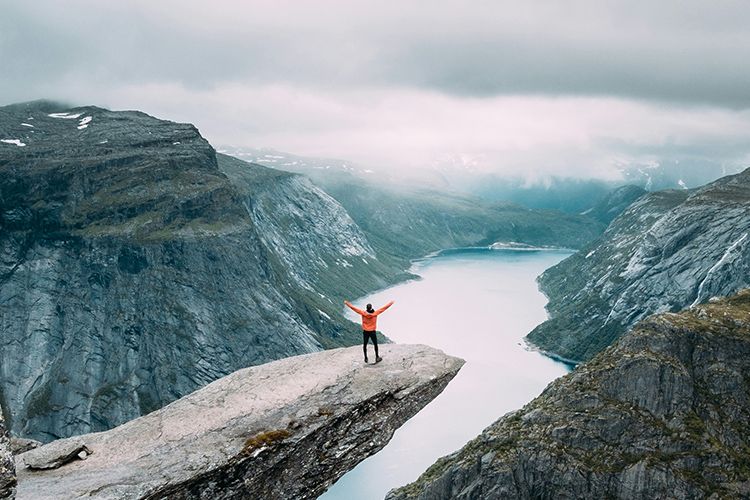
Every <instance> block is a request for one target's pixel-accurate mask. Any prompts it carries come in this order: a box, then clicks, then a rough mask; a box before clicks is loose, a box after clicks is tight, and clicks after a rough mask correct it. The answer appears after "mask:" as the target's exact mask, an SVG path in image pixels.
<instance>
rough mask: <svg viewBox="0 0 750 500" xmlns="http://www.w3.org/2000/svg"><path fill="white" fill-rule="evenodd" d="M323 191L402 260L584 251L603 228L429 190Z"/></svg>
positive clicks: (370, 187) (365, 187)
mask: <svg viewBox="0 0 750 500" xmlns="http://www.w3.org/2000/svg"><path fill="white" fill-rule="evenodd" d="M322 187H323V188H324V189H325V190H326V192H327V193H329V194H330V195H331V196H333V197H334V198H336V200H337V201H338V202H339V203H341V205H343V206H344V208H346V210H347V212H348V213H349V214H350V215H351V217H352V219H354V221H355V222H356V223H357V224H358V225H359V226H360V227H361V228H362V230H363V231H365V233H366V234H368V236H369V238H370V241H371V242H372V244H373V245H374V246H375V247H376V248H378V249H380V250H381V251H382V252H383V253H386V254H390V255H394V256H396V257H402V258H415V257H421V256H423V255H425V254H427V253H431V252H434V251H437V250H441V249H445V248H456V247H463V246H474V245H479V246H489V245H492V244H493V243H498V242H499V243H512V242H514V243H525V244H528V245H535V246H557V247H566V248H580V247H581V246H583V245H585V244H586V243H588V242H590V241H591V240H593V239H594V238H596V237H597V236H598V235H599V234H600V233H601V231H602V230H603V228H604V225H603V224H602V223H600V222H598V221H596V220H594V219H592V218H590V217H587V216H582V215H572V214H564V213H561V212H557V211H552V210H533V209H529V208H524V207H521V206H518V205H512V204H490V203H486V202H482V201H481V200H478V199H476V198H472V197H470V196H464V195H458V194H449V193H440V192H436V191H433V190H429V189H419V188H415V187H392V186H383V185H378V184H373V183H363V182H357V183H349V182H344V181H342V182H329V183H326V184H323V185H322Z"/></svg>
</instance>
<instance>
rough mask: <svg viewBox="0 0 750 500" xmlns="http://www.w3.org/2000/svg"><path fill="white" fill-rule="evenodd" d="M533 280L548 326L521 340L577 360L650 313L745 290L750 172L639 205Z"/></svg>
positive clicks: (749, 267)
mask: <svg viewBox="0 0 750 500" xmlns="http://www.w3.org/2000/svg"><path fill="white" fill-rule="evenodd" d="M539 283H540V286H541V288H542V290H543V291H544V292H545V293H546V294H547V296H548V297H549V300H550V302H549V305H548V306H547V309H548V311H549V314H550V319H549V320H548V321H546V322H545V323H542V324H541V325H539V326H538V327H537V328H536V329H535V330H534V331H532V332H531V333H530V334H529V336H528V339H529V340H530V341H531V342H532V343H533V344H535V345H537V346H539V347H540V348H541V349H543V350H545V351H548V352H551V353H554V354H556V355H558V356H561V357H563V358H568V359H572V360H575V361H580V360H585V359H589V358H590V357H591V356H593V355H594V354H596V353H597V352H599V351H601V350H602V349H604V348H605V347H606V346H608V345H609V344H611V343H612V342H613V341H614V340H615V339H616V338H617V337H619V336H620V335H622V334H623V333H624V332H626V331H627V330H628V329H629V328H630V327H632V326H633V325H634V324H635V323H637V322H638V321H640V320H641V319H643V318H645V317H646V316H648V315H650V314H654V313H658V312H664V311H672V312H676V311H680V310H682V309H683V308H685V307H687V306H690V305H692V304H698V303H702V302H705V301H707V300H709V299H710V298H711V297H714V296H726V295H729V294H732V293H735V292H736V291H738V290H740V289H742V288H744V287H748V286H750V170H746V171H745V172H743V173H740V174H737V175H734V176H729V177H724V178H722V179H719V180H718V181H716V182H714V183H712V184H709V185H707V186H705V187H703V188H700V189H697V190H694V191H685V190H680V191H663V192H657V193H652V194H649V195H646V196H643V197H641V198H639V199H638V200H637V201H636V202H635V203H633V204H632V205H631V206H630V207H629V208H628V209H627V210H626V211H625V212H623V213H622V214H621V215H620V216H619V217H618V218H616V219H615V220H614V221H613V222H612V224H611V225H610V226H609V227H608V228H607V230H606V231H605V233H604V234H603V235H602V236H601V237H600V238H599V239H598V240H597V241H595V242H594V243H592V244H591V245H589V246H587V247H585V248H583V249H582V250H581V251H580V252H578V253H577V254H575V255H573V256H571V257H569V258H568V259H566V260H564V261H563V262H561V263H560V264H558V265H557V266H555V267H552V268H550V269H548V270H547V271H545V272H544V274H542V276H541V277H540V278H539Z"/></svg>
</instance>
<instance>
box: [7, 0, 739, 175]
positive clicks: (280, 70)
mask: <svg viewBox="0 0 750 500" xmlns="http://www.w3.org/2000/svg"><path fill="white" fill-rule="evenodd" d="M2 9H3V15H2V17H0V60H2V61H3V63H2V64H3V71H2V72H1V73H0V96H2V97H1V99H2V100H4V101H5V103H10V102H17V101H22V100H30V99H36V98H42V97H44V98H52V99H66V100H70V101H73V102H76V103H80V104H97V105H103V106H107V107H112V108H115V109H134V108H135V109H142V110H144V111H146V112H149V113H151V114H154V115H157V116H160V117H165V118H170V119H175V120H179V121H189V122H193V123H196V124H197V125H198V126H199V127H200V128H201V130H202V131H203V132H204V133H205V134H206V135H207V137H209V139H211V140H212V141H213V142H214V143H217V144H235V145H247V146H262V147H274V148H277V149H280V150H286V151H291V152H295V153H299V154H311V155H317V156H334V157H343V158H347V159H352V160H356V161H360V162H362V163H368V164H377V165H382V166H392V167H394V168H418V167H425V166H430V165H432V164H434V163H435V162H436V161H443V160H444V159H445V158H461V157H463V158H473V160H472V161H474V162H475V163H477V164H478V165H480V166H481V168H486V169H495V170H498V171H501V172H506V173H509V174H514V175H515V174H517V173H518V172H525V174H526V175H527V176H528V175H532V176H545V175H575V176H595V177H600V178H609V177H611V176H612V175H616V174H614V173H613V172H615V170H614V168H613V165H616V164H618V162H628V161H633V162H639V161H653V160H654V159H655V158H656V159H657V160H658V158H678V157H679V158H683V157H691V156H692V157H696V158H707V157H711V158H713V159H714V161H716V162H717V163H722V162H723V163H732V164H737V163H741V162H743V161H744V162H746V161H747V157H748V152H750V141H749V140H748V137H750V135H749V134H748V132H750V116H749V115H748V109H750V66H748V65H747V64H746V61H747V60H750V29H748V28H750V27H749V26H748V24H749V23H750V21H748V17H747V16H746V15H745V12H746V4H745V3H744V2H740V1H736V2H732V1H722V2H719V3H711V4H706V3H704V2H698V1H688V2H684V1H683V2H676V1H666V2H658V3H657V4H654V3H653V2H645V1H644V2H627V3H624V2H608V1H604V2H601V1H598V2H595V1H585V2H584V1H572V2H525V3H520V4H519V3H518V2H496V1H483V0H478V1H476V2H471V3H466V2H458V1H448V0H439V1H435V2H429V3H427V2H399V3H398V4H395V3H394V4H384V3H383V2H371V1H370V2H367V1H359V0H352V1H343V0H340V1H321V2H314V3H313V2H305V3H301V2H292V1H274V2H271V1H253V2H231V1H218V2H211V3H210V4H209V3H206V2H185V1H180V2H178V1H176V0H163V1H160V2H146V1H141V0H135V1H131V2H127V3H125V2H117V3H115V2H100V1H93V0H72V1H70V2H52V1H38V2H25V3H12V2H3V5H2Z"/></svg>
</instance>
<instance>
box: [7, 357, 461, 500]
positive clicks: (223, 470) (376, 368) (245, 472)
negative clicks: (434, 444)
mask: <svg viewBox="0 0 750 500" xmlns="http://www.w3.org/2000/svg"><path fill="white" fill-rule="evenodd" d="M381 351H382V353H383V358H384V359H383V361H382V362H381V363H378V364H377V365H365V364H363V363H362V360H361V354H362V352H361V349H360V348H359V347H352V348H348V349H336V350H330V351H324V352H321V353H315V354H309V355H304V356H297V357H292V358H287V359H283V360H280V361H275V362H272V363H268V364H265V365H261V366H256V367H252V368H246V369H243V370H240V371H237V372H235V373H233V374H231V375H229V376H227V377H224V378H222V379H220V380H217V381H216V382H213V383H211V384H209V385H208V386H206V387H204V388H203V389H200V390H198V391H196V392H194V393H193V394H190V395H189V396H186V397H184V398H182V399H180V400H178V401H175V402H174V403H172V404H170V405H168V406H166V407H164V408H162V409H161V410H157V411H155V412H154V413H151V414H149V415H146V416H144V417H140V418H137V419H135V420H133V421H131V422H128V423H127V424H124V425H121V426H119V427H117V428H115V429H112V430H109V431H106V432H102V433H97V434H88V435H84V436H77V437H75V438H69V439H65V440H61V441H56V442H53V443H50V444H47V445H45V446H42V447H40V448H37V449H35V450H32V451H30V452H27V453H25V454H23V455H20V456H18V457H17V461H18V469H19V485H18V499H19V500H25V499H28V500H31V499H33V500H44V499H50V500H51V499H55V500H63V499H72V498H81V497H86V498H107V499H134V498H149V499H156V498H170V499H180V498H211V499H224V498H264V499H275V498H278V499H298V498H299V499H302V498H316V497H317V496H319V495H320V494H321V493H322V492H323V491H325V490H326V489H327V488H328V486H330V485H331V484H332V483H333V482H334V481H335V480H336V479H338V478H339V477H340V476H341V475H343V473H344V472H346V471H347V470H349V469H351V468H352V467H354V465H355V464H357V463H358V462H359V461H361V460H363V459H364V458H365V457H367V456H369V455H371V454H373V453H375V452H376V451H378V450H380V449H381V448H382V447H383V446H384V445H385V444H386V443H387V442H388V441H389V439H390V438H391V436H392V434H393V432H394V430H395V429H396V428H398V427H399V426H400V425H401V424H403V423H404V422H405V421H406V420H407V419H408V418H409V417H411V416H412V415H414V414H415V413H416V412H417V411H419V410H420V409H421V408H422V407H423V406H424V405H426V404H427V403H428V402H429V401H431V400H432V399H433V398H434V397H435V396H437V395H438V394H439V393H440V392H441V391H442V390H443V388H444V387H445V386H446V384H447V383H448V382H449V381H450V380H451V379H452V378H453V376H454V375H455V374H456V373H457V372H458V370H459V369H460V368H461V365H462V364H463V361H461V360H459V359H457V358H453V357H450V356H446V355H445V354H443V353H442V352H440V351H438V350H435V349H432V348H429V347H426V346H409V345H394V344H389V345H385V346H383V347H381ZM81 445H83V446H85V447H86V449H87V450H89V451H90V452H91V454H90V455H88V454H87V456H86V460H73V461H68V462H67V463H66V464H65V465H62V466H60V467H59V468H57V469H53V470H33V471H32V470H29V468H28V466H29V465H30V462H33V463H34V464H39V463H42V464H46V463H52V462H55V461H56V460H57V459H58V458H59V457H61V456H63V455H64V456H65V457H68V458H70V455H71V453H72V452H73V451H75V450H78V449H80V446H81Z"/></svg>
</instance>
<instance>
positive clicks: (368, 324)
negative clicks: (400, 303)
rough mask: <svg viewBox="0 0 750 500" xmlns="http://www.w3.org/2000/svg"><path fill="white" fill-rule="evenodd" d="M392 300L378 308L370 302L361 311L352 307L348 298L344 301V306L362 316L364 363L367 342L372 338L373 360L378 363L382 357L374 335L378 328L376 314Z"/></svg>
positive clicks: (389, 305) (384, 308) (389, 304)
mask: <svg viewBox="0 0 750 500" xmlns="http://www.w3.org/2000/svg"><path fill="white" fill-rule="evenodd" d="M393 302H394V301H390V302H388V303H387V304H386V305H384V306H383V307H381V308H380V309H377V310H375V309H373V308H372V304H367V307H366V310H365V311H363V310H362V309H359V308H357V307H354V306H353V305H352V304H351V302H349V301H348V300H345V301H344V304H346V307H348V308H349V309H351V310H352V311H354V312H355V313H357V314H359V315H360V316H362V351H364V353H365V363H367V362H368V361H367V342H368V341H369V340H370V339H372V345H373V346H374V347H375V362H376V363H380V362H381V361H383V358H381V357H380V355H378V338H377V337H376V336H375V332H376V330H377V329H378V315H379V314H380V313H382V312H383V311H385V310H386V309H388V308H389V307H391V306H392V305H393Z"/></svg>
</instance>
